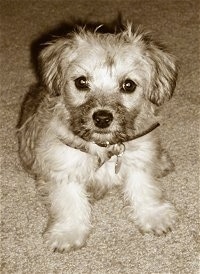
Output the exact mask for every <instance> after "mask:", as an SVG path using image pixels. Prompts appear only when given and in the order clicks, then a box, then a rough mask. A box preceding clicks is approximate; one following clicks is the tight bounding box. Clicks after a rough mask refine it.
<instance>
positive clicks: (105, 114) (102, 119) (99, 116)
mask: <svg viewBox="0 0 200 274" xmlns="http://www.w3.org/2000/svg"><path fill="white" fill-rule="evenodd" d="M92 118H93V120H94V124H95V126H96V127H99V128H106V127H109V126H110V124H111V122H112V120H113V115H112V113H110V112H109V111H107V110H98V111H96V112H94V114H93V115H92Z"/></svg>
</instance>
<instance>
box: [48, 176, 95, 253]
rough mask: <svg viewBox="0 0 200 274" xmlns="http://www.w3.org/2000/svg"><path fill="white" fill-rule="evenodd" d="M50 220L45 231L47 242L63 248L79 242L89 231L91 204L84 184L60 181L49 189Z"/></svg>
mask: <svg viewBox="0 0 200 274" xmlns="http://www.w3.org/2000/svg"><path fill="white" fill-rule="evenodd" d="M50 202H51V209H50V214H51V217H52V223H51V225H50V227H49V229H48V230H47V233H46V235H45V236H46V241H47V244H48V245H49V246H50V247H51V249H52V250H54V251H59V252H64V251H68V250H70V249H75V248H79V247H81V246H83V244H84V243H85V240H86V237H87V236H88V234H89V231H90V228H91V224H90V214H91V208H90V204H89V202H88V197H87V194H86V192H85V189H84V186H82V185H81V184H79V183H77V182H69V183H68V182H66V181H62V182H60V183H57V184H56V186H54V187H53V190H52V191H51V193H50Z"/></svg>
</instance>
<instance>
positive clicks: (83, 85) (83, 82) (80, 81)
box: [74, 76, 89, 90]
mask: <svg viewBox="0 0 200 274" xmlns="http://www.w3.org/2000/svg"><path fill="white" fill-rule="evenodd" d="M74 82H75V86H76V88H77V89H79V90H86V89H89V84H88V81H87V79H86V77H85V76H81V77H79V78H77V79H75V81H74Z"/></svg>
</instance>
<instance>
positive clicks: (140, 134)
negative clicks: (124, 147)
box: [92, 122, 160, 147]
mask: <svg viewBox="0 0 200 274" xmlns="http://www.w3.org/2000/svg"><path fill="white" fill-rule="evenodd" d="M159 126H160V124H159V123H158V122H157V123H155V124H153V125H152V126H151V127H150V128H148V129H146V130H144V131H143V132H141V133H138V134H137V135H134V136H130V137H128V138H127V139H126V141H124V142H129V141H133V140H135V139H138V138H140V137H142V136H144V135H147V134H148V133H150V132H152V131H153V130H154V129H156V128H157V127H159ZM124 142H119V143H118V144H123V143H124ZM92 143H94V144H96V145H98V146H100V147H108V146H110V145H116V143H112V142H109V141H106V142H105V143H98V142H94V141H93V142H92Z"/></svg>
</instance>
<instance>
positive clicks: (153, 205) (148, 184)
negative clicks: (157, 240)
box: [124, 169, 176, 235]
mask: <svg viewBox="0 0 200 274" xmlns="http://www.w3.org/2000/svg"><path fill="white" fill-rule="evenodd" d="M124 192H125V198H126V199H127V200H128V201H129V202H130V205H131V209H133V210H134V216H133V219H134V220H135V222H136V224H137V225H138V226H139V228H140V230H141V231H142V232H151V231H152V232H154V233H155V234H156V235H161V234H163V233H167V231H168V230H170V229H171V228H172V227H173V225H174V223H175V219H176V212H175V210H174V208H173V206H172V205H171V204H170V203H168V202H167V201H165V200H164V199H163V197H162V192H161V190H160V188H159V187H158V185H157V184H156V183H155V179H154V178H153V177H152V176H151V175H150V174H148V173H147V172H145V171H141V170H137V169H136V170H133V171H132V173H131V174H130V175H129V176H128V179H127V182H126V185H125V189H124Z"/></svg>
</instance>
